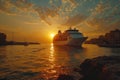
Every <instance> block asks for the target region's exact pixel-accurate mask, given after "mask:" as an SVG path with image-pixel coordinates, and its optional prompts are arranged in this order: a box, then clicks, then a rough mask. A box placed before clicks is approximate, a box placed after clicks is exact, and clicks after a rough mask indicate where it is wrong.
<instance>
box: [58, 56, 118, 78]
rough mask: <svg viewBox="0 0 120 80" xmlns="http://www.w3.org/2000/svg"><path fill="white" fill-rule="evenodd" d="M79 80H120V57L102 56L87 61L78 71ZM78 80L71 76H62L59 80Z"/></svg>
mask: <svg viewBox="0 0 120 80" xmlns="http://www.w3.org/2000/svg"><path fill="white" fill-rule="evenodd" d="M75 71H76V72H78V73H79V74H80V75H82V76H83V77H82V78H81V79H79V80H120V56H100V57H96V58H93V59H86V60H85V61H83V63H81V64H80V66H79V68H78V69H77V70H76V69H75ZM68 79H69V80H76V79H74V77H73V76H70V75H60V76H59V77H58V79H57V80H68Z"/></svg>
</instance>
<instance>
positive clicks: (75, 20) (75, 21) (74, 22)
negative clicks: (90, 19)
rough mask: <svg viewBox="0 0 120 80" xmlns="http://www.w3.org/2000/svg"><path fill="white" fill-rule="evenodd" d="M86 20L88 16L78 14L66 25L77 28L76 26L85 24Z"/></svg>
mask: <svg viewBox="0 0 120 80" xmlns="http://www.w3.org/2000/svg"><path fill="white" fill-rule="evenodd" d="M86 18H87V16H85V15H83V14H77V15H75V16H73V17H70V18H69V19H68V20H67V22H66V23H65V24H64V25H66V26H75V25H78V24H80V23H81V22H83V21H84V20H85V19H86Z"/></svg>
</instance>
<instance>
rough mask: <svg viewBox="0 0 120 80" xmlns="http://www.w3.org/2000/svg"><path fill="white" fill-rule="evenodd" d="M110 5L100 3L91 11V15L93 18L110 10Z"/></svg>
mask: <svg viewBox="0 0 120 80" xmlns="http://www.w3.org/2000/svg"><path fill="white" fill-rule="evenodd" d="M110 8H111V7H110V4H109V3H103V2H102V1H100V2H99V3H98V4H97V5H96V7H95V8H93V9H91V15H92V16H95V15H98V14H102V13H104V12H105V11H106V10H108V9H110Z"/></svg>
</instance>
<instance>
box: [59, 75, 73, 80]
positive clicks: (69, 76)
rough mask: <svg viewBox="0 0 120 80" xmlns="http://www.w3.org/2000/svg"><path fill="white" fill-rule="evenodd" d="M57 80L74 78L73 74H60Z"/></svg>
mask: <svg viewBox="0 0 120 80" xmlns="http://www.w3.org/2000/svg"><path fill="white" fill-rule="evenodd" d="M57 80H74V78H73V76H71V75H64V74H62V75H59V77H58V79H57Z"/></svg>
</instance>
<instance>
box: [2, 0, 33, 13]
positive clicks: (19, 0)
mask: <svg viewBox="0 0 120 80" xmlns="http://www.w3.org/2000/svg"><path fill="white" fill-rule="evenodd" d="M32 6H33V5H32V4H31V3H30V2H28V0H15V1H14V0H0V11H1V12H4V13H7V14H18V13H19V12H20V11H28V10H29V9H30V8H31V7H32Z"/></svg>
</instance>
